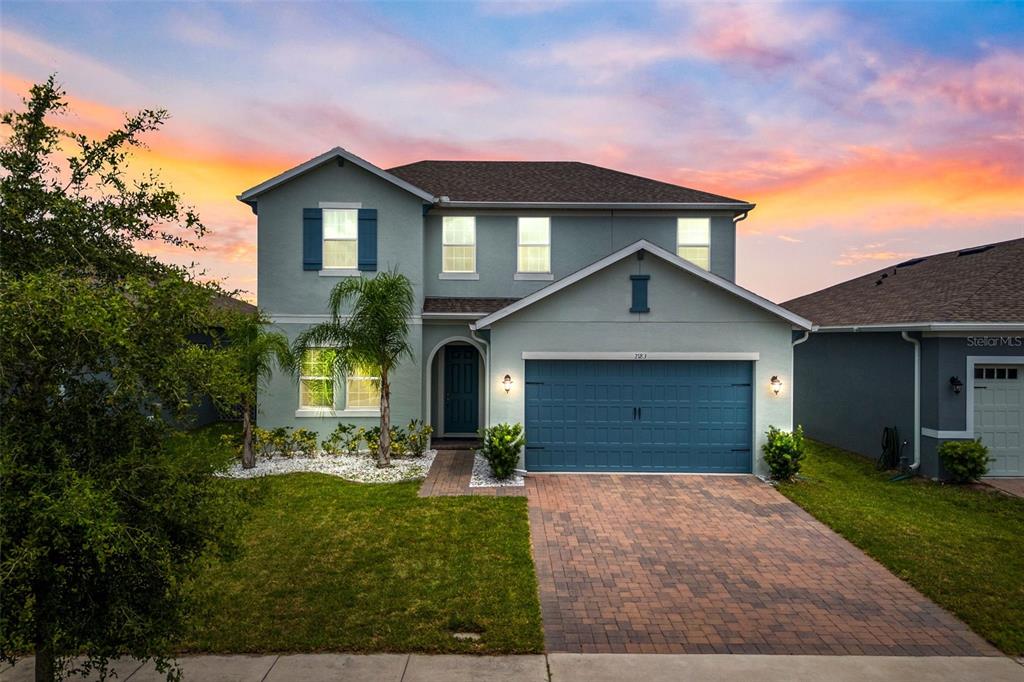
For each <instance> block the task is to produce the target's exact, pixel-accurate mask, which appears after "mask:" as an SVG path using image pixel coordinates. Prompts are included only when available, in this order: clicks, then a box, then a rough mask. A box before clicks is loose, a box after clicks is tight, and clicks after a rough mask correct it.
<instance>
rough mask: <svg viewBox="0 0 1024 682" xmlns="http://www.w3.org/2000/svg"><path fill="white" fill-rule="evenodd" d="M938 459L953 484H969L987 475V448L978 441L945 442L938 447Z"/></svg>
mask: <svg viewBox="0 0 1024 682" xmlns="http://www.w3.org/2000/svg"><path fill="white" fill-rule="evenodd" d="M939 459H941V460H942V464H943V466H945V467H946V471H948V472H949V476H950V478H951V479H952V480H953V482H954V483H970V482H971V481H976V480H978V479H979V478H981V477H982V476H984V475H985V474H986V473H988V462H989V458H988V448H987V447H985V446H984V445H982V444H981V439H980V438H979V439H978V440H947V441H946V442H945V443H943V444H942V445H940V446H939Z"/></svg>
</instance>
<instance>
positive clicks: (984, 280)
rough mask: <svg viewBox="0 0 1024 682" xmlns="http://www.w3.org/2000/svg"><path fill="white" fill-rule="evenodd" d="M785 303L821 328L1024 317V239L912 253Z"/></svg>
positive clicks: (986, 320) (1003, 319) (1023, 319)
mask: <svg viewBox="0 0 1024 682" xmlns="http://www.w3.org/2000/svg"><path fill="white" fill-rule="evenodd" d="M782 305H783V306H784V307H786V308H788V309H790V310H792V311H793V312H795V313H797V314H798V315H802V316H803V317H806V318H808V319H810V320H812V321H813V322H814V323H815V324H817V325H818V326H821V327H832V326H850V325H868V324H900V323H912V322H1024V239H1014V240H1011V241H1006V242H999V243H996V244H986V245H984V246H978V247H972V248H967V249H960V250H959V251H950V252H948V253H940V254H936V255H933V256H925V257H923V258H914V259H911V260H909V261H905V262H903V263H901V264H899V265H896V266H895V267H889V268H885V269H884V270H879V271H877V272H873V273H871V274H869V275H864V276H863V277H857V278H856V279H851V280H849V281H848V282H843V283H842V284H836V285H835V286H831V287H829V288H827V289H822V290H821V291H817V292H815V293H813V294H807V295H806V296H800V297H799V298H794V299H793V300H791V301H787V302H785V303H783V304H782Z"/></svg>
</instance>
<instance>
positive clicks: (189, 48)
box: [0, 0, 1024, 301]
mask: <svg viewBox="0 0 1024 682" xmlns="http://www.w3.org/2000/svg"><path fill="white" fill-rule="evenodd" d="M0 12H2V14H0V72H2V78H0V104H2V107H3V109H10V108H12V107H15V106H18V105H19V102H20V97H21V96H23V95H24V94H25V93H26V91H27V89H28V87H29V86H30V84H31V83H32V82H36V81H40V80H43V79H45V78H46V76H47V75H48V74H50V73H53V72H55V73H56V74H57V76H58V79H59V80H60V81H61V83H62V84H63V85H64V86H65V87H66V89H67V90H68V95H69V99H70V103H71V109H72V112H73V113H72V115H71V116H69V117H66V118H65V120H63V121H62V122H61V123H62V125H64V126H66V127H70V128H75V129H78V130H81V131H83V132H87V133H93V134H97V135H98V134H100V133H102V132H105V131H106V130H109V129H110V128H112V127H114V126H116V125H117V124H118V122H119V121H120V120H121V119H122V117H123V112H126V111H135V110H138V109H141V108H158V107H162V108H166V109H168V110H169V111H170V112H171V114H172V118H171V119H170V121H169V122H168V123H167V125H166V127H165V128H164V130H163V131H162V132H160V133H158V134H156V135H153V136H151V137H150V138H149V143H150V146H151V148H150V150H148V151H146V152H144V153H142V154H139V155H138V157H137V159H136V163H137V164H139V165H140V166H142V167H152V168H154V169H158V170H160V171H161V173H162V175H163V176H164V177H165V179H167V180H169V181H170V182H171V183H172V184H173V185H174V187H175V188H176V189H178V190H179V191H181V192H182V193H183V194H184V195H185V196H186V198H187V199H188V201H189V202H191V203H192V204H194V205H195V206H197V207H198V208H199V210H200V213H201V215H202V217H203V219H204V222H205V223H206V224H207V225H208V227H209V228H210V229H211V231H212V234H211V235H210V236H209V237H208V238H207V239H206V240H204V241H205V242H206V245H207V248H206V250H205V251H203V252H201V253H200V254H198V255H197V256H195V260H197V261H198V262H199V263H200V265H201V267H202V268H204V269H205V270H206V271H207V272H208V273H209V274H211V275H213V276H216V277H221V278H226V283H227V285H228V286H229V287H230V288H240V289H244V290H248V291H249V292H250V298H252V297H253V296H254V292H255V290H256V286H255V285H256V257H255V249H256V218H255V216H253V215H252V213H251V212H250V211H249V209H248V208H247V207H246V206H244V205H242V204H240V203H239V202H237V201H236V200H235V198H234V197H235V195H236V194H238V193H239V192H241V191H242V190H244V189H247V188H248V187H250V186H252V185H255V184H257V183H258V182H260V181H261V180H264V179H266V178H268V177H270V176H272V175H275V174H277V173H279V172H280V171H282V170H284V169H286V168H288V167H290V166H293V165H295V164H297V163H300V162H302V161H304V160H306V159H308V158H310V157H312V156H315V155H317V154H319V153H321V152H323V151H326V150H327V149H329V148H331V147H333V146H335V145H340V146H343V147H345V148H346V149H349V150H350V151H352V152H354V153H356V154H358V155H359V156H362V157H363V158H366V159H368V160H369V161H372V162H373V163H375V164H377V165H379V166H382V167H385V168H386V167H389V166H393V165H398V164H402V163H408V162H412V161H417V160H420V159H544V160H579V161H586V162H590V163H595V164H599V165H605V166H611V167H614V168H617V169H620V170H625V171H628V172H632V173H637V174H640V175H646V176H649V177H653V178H658V179H661V180H665V181H668V182H674V183H678V184H682V185H686V186H690V187H696V188H700V189H704V190H708V191H712V192H716V193H721V194H725V195H728V196H732V197H736V198H740V199H744V200H747V201H752V202H755V203H757V204H758V207H757V208H756V209H755V210H754V211H753V212H752V213H751V216H750V218H749V219H748V220H746V221H744V222H742V223H740V224H739V246H738V249H739V258H738V263H737V273H738V281H739V283H740V284H742V285H743V286H746V287H748V288H750V289H753V290H755V291H757V292H758V293H761V294H762V295H765V296H767V297H768V298H771V299H773V300H776V301H781V300H785V299H788V298H790V297H792V296H796V295H798V294H802V293H806V292H809V291H812V290H816V289H819V288H821V287H824V286H827V285H829V284H833V283H835V282H838V281H842V280H845V279H848V278H850V277H853V276H855V275H858V274H862V273H865V272H869V271H871V270H874V269H877V268H880V267H883V266H885V265H889V264H894V263H896V262H899V261H901V260H905V259H906V258H908V257H910V256H913V255H917V254H922V253H930V252H937V251H942V250H950V249H955V248H958V247H964V246H969V245H974V244H981V243H986V242H992V241H999V240H1003V239H1012V238H1015V237H1021V236H1024V4H1022V3H1020V2H1017V3H992V2H989V3H972V4H963V3H950V2H943V3H934V4H926V3H894V4H887V5H886V4H875V3H862V2H856V3H848V4H799V5H796V4H766V3H751V4H739V5H736V4H721V3H713V4H712V3H709V4H677V3H651V4H641V3H628V4H617V3H599V4H596V3H576V2H550V3H545V2H478V3H465V4H463V3H443V4H432V3H425V2H423V3H398V2H389V3H386V4H357V3H331V4H326V3H325V4H321V3H305V2H303V3H286V4H277V3H223V4H197V3H184V2H182V3H169V4H160V3H149V2H147V3H110V4H103V3H87V2H83V3H74V4H71V3H60V4H47V3H42V2H33V3H19V2H11V1H9V0H4V3H3V5H2V9H0ZM2 134H4V132H3V131H0V135H2ZM162 255H164V256H165V257H168V258H174V257H175V256H173V255H172V254H162Z"/></svg>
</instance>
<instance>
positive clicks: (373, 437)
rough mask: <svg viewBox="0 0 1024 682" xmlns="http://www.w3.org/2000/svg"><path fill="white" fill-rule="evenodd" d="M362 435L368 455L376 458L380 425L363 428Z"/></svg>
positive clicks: (378, 447)
mask: <svg viewBox="0 0 1024 682" xmlns="http://www.w3.org/2000/svg"><path fill="white" fill-rule="evenodd" d="M363 437H364V438H365V439H366V447H367V449H369V451H370V455H371V456H372V457H374V458H376V457H377V453H378V452H379V451H380V427H379V426H374V427H373V428H372V429H366V430H364V431H363Z"/></svg>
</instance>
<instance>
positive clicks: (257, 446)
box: [252, 426, 274, 459]
mask: <svg viewBox="0 0 1024 682" xmlns="http://www.w3.org/2000/svg"><path fill="white" fill-rule="evenodd" d="M252 449H253V450H254V451H255V452H256V456H257V457H263V458H264V459H270V458H271V457H272V456H273V455H274V448H273V443H272V442H271V432H270V431H269V430H268V429H261V428H260V427H258V426H255V427H253V429H252Z"/></svg>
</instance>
